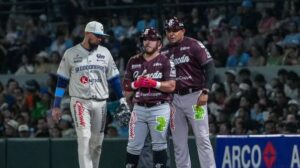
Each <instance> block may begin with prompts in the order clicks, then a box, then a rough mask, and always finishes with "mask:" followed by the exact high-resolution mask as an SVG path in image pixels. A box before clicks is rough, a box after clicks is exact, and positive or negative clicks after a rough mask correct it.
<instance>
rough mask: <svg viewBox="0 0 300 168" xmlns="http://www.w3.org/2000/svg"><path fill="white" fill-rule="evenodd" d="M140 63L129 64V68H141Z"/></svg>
mask: <svg viewBox="0 0 300 168" xmlns="http://www.w3.org/2000/svg"><path fill="white" fill-rule="evenodd" d="M141 67H142V65H141V64H132V65H131V69H136V68H141Z"/></svg>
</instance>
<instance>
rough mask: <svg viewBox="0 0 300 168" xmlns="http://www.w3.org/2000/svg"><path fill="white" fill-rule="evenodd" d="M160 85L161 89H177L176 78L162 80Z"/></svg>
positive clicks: (166, 90) (165, 90) (168, 90)
mask: <svg viewBox="0 0 300 168" xmlns="http://www.w3.org/2000/svg"><path fill="white" fill-rule="evenodd" d="M160 83H161V84H160V87H159V88H158V89H159V90H160V91H163V92H167V93H172V92H173V91H174V90H175V86H176V81H175V80H167V81H163V82H160Z"/></svg>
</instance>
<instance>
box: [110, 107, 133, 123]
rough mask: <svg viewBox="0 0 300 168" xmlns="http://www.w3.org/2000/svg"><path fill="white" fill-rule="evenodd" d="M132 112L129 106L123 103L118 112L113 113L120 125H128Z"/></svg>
mask: <svg viewBox="0 0 300 168" xmlns="http://www.w3.org/2000/svg"><path fill="white" fill-rule="evenodd" d="M130 116H131V112H130V109H129V108H128V106H126V105H125V104H121V105H120V107H119V108H118V109H117V113H115V114H114V115H113V117H114V119H115V120H116V121H117V123H118V125H119V126H121V127H127V126H128V123H129V120H130Z"/></svg>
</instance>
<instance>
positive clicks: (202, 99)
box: [197, 89, 209, 106]
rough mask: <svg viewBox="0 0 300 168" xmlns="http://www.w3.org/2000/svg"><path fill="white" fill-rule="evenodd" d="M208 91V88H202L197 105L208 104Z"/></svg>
mask: <svg viewBox="0 0 300 168" xmlns="http://www.w3.org/2000/svg"><path fill="white" fill-rule="evenodd" d="M208 93H209V90H208V89H202V90H201V91H200V95H199V97H198V100H197V106H203V105H206V104H207V101H208Z"/></svg>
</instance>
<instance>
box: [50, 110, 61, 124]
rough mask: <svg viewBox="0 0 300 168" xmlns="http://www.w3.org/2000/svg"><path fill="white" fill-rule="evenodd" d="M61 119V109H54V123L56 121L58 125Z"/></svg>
mask: <svg viewBox="0 0 300 168" xmlns="http://www.w3.org/2000/svg"><path fill="white" fill-rule="evenodd" d="M60 118H61V110H60V108H57V107H54V108H53V109H52V119H53V121H55V122H56V123H58V121H59V120H60Z"/></svg>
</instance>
